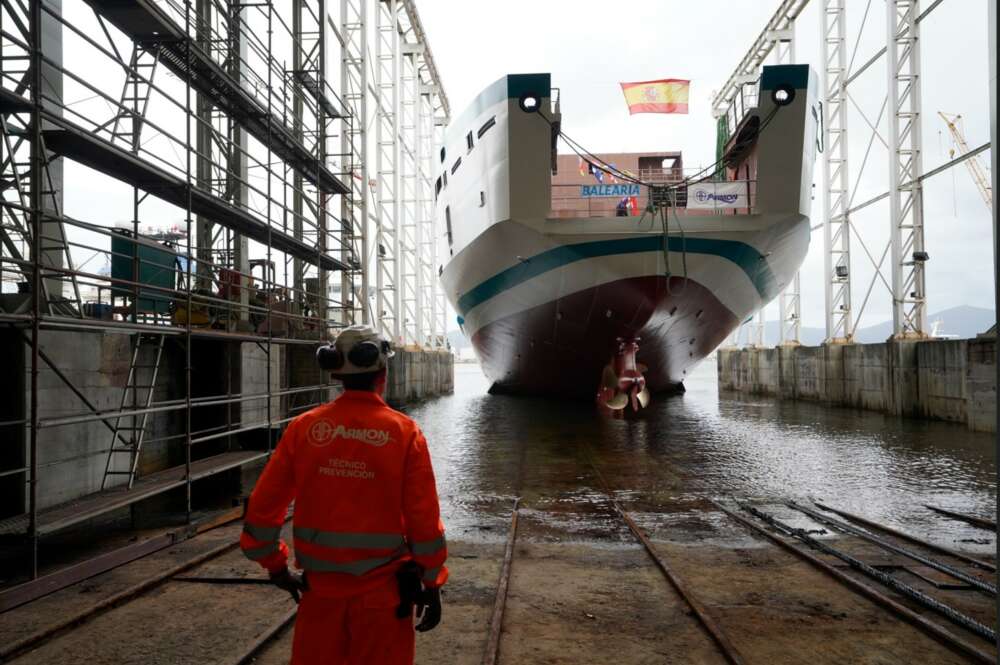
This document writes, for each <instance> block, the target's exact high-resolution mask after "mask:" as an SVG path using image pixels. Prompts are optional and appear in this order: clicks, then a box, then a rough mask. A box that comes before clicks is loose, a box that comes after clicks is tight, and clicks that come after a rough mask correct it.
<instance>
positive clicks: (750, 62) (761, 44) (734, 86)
mask: <svg viewBox="0 0 1000 665" xmlns="http://www.w3.org/2000/svg"><path fill="white" fill-rule="evenodd" d="M807 4H809V0H782V1H781V4H780V5H779V6H778V9H777V11H775V12H774V14H773V15H772V16H771V18H770V19H769V20H768V22H767V25H766V26H764V29H763V30H761V32H760V34H759V35H758V36H757V38H756V39H755V40H754V42H753V44H752V45H751V46H750V49H749V50H748V51H747V52H746V54H745V55H744V56H743V59H742V60H740V63H739V65H737V66H736V69H735V70H734V71H733V73H732V74H730V76H729V78H728V79H727V80H726V82H725V84H724V85H723V86H722V88H721V89H720V90H719V91H718V92H717V93H715V96H714V97H713V98H712V112H713V114H714V115H715V117H720V116H723V115H725V114H726V110H727V109H728V107H729V104H730V103H731V102H732V101H733V99H734V98H735V97H736V96H737V95H738V94H739V92H740V89H741V87H742V85H743V83H744V82H746V81H747V80H750V81H755V80H756V79H757V76H758V75H759V73H760V68H761V67H762V66H764V63H766V62H767V58H768V56H769V55H770V54H771V51H772V50H773V49H774V48H775V45H776V44H777V43H778V42H779V41H780V38H779V37H780V35H782V34H784V31H786V30H788V29H789V28H790V27H791V25H792V24H793V23H794V22H795V19H796V18H797V17H798V15H799V14H800V13H802V10H803V9H804V8H805V6H806V5H807ZM776 36H778V37H776Z"/></svg>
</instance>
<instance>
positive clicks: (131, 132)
mask: <svg viewBox="0 0 1000 665" xmlns="http://www.w3.org/2000/svg"><path fill="white" fill-rule="evenodd" d="M159 64H160V50H159V48H155V49H153V50H146V49H144V48H141V47H139V46H138V45H136V46H133V47H132V57H131V58H130V60H129V68H128V72H127V74H126V75H125V83H124V84H123V85H122V94H121V97H119V99H120V100H121V102H120V103H119V105H118V113H117V114H116V115H115V117H114V118H113V119H112V127H111V141H112V142H116V141H124V142H125V143H126V144H128V146H129V148H130V149H131V151H132V152H133V153H138V152H139V145H140V138H141V136H142V127H143V123H144V121H145V120H146V111H147V110H148V109H149V98H150V95H151V93H152V89H153V86H152V81H153V77H154V76H155V75H156V68H157V65H159Z"/></svg>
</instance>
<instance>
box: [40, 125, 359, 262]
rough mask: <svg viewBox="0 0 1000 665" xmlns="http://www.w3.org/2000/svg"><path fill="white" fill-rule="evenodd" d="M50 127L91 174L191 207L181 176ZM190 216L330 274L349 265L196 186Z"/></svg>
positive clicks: (51, 144) (62, 150) (79, 132)
mask: <svg viewBox="0 0 1000 665" xmlns="http://www.w3.org/2000/svg"><path fill="white" fill-rule="evenodd" d="M46 120H47V121H48V122H46V126H49V125H52V124H55V125H58V129H45V130H43V131H42V134H43V136H44V138H45V146H46V148H47V149H48V150H49V151H50V152H53V153H55V154H57V155H62V156H64V157H69V158H70V159H72V160H73V161H76V162H79V163H81V164H84V165H86V166H89V167H90V168H92V169H95V170H97V171H100V172H101V173H106V174H107V175H110V176H112V177H113V178H117V179H118V180H121V181H122V182H127V183H128V184H130V185H133V186H134V187H138V188H139V189H142V190H144V191H147V192H149V193H151V194H153V195H154V196H156V197H158V198H160V199H163V200H164V201H167V202H168V203H172V204H174V205H175V206H178V207H179V208H187V204H188V200H187V198H188V196H187V193H188V186H187V183H186V182H185V181H184V180H183V179H182V178H180V177H178V176H175V175H172V174H170V173H168V172H167V171H164V170H163V169H160V168H158V167H156V166H153V165H152V164H150V163H149V162H147V161H146V160H144V159H141V158H139V157H137V156H135V155H134V154H132V153H131V152H129V151H127V150H124V149H122V148H119V147H118V146H116V145H114V144H113V143H111V142H109V141H105V140H104V139H102V138H99V137H97V136H94V135H93V134H91V133H90V132H88V131H86V130H84V129H83V128H81V127H77V126H75V125H74V124H73V123H70V122H67V121H66V120H63V119H60V118H57V117H55V116H52V115H49V114H46ZM190 192H191V211H192V212H194V213H195V214H197V215H201V216H204V217H207V218H208V219H211V220H212V221H214V222H217V223H219V224H221V225H223V226H226V227H228V228H230V229H232V230H233V231H236V232H237V233H241V234H243V235H245V236H246V237H248V238H251V239H253V240H255V241H257V242H259V243H261V244H262V245H267V244H268V243H270V245H271V247H273V248H275V249H277V250H279V251H282V252H285V253H286V254H289V255H290V256H293V257H295V258H298V259H302V260H303V261H306V262H308V263H311V264H313V265H316V264H317V263H318V264H319V267H321V268H323V269H325V270H346V269H348V266H347V264H345V263H344V262H343V261H340V260H338V259H336V258H334V257H333V256H330V255H329V254H325V253H320V252H319V251H318V250H317V249H316V247H315V246H314V245H310V244H308V243H306V242H303V241H302V240H298V239H296V238H293V237H292V236H289V235H286V234H284V233H282V232H281V231H278V230H277V229H275V228H274V227H269V225H268V224H266V223H265V222H263V221H261V220H260V219H258V218H257V217H255V216H253V215H251V214H250V213H249V212H247V211H245V210H242V209H240V208H237V207H236V206H234V205H232V204H230V203H228V202H227V201H225V200H223V199H221V198H219V197H217V196H214V195H212V194H209V193H208V192H205V191H203V190H200V189H198V188H196V187H191V188H190Z"/></svg>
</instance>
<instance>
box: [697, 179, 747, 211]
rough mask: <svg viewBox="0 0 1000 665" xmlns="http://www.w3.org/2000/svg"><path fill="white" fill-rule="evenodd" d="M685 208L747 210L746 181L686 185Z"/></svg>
mask: <svg viewBox="0 0 1000 665" xmlns="http://www.w3.org/2000/svg"><path fill="white" fill-rule="evenodd" d="M687 207H688V208H697V209H701V210H716V209H719V208H749V207H750V190H749V189H748V183H747V182H746V181H735V182H699V183H695V184H693V185H688V195H687Z"/></svg>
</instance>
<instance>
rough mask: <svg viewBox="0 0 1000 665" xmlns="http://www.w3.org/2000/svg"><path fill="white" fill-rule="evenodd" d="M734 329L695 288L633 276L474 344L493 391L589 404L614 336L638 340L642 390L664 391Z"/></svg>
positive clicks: (530, 315)
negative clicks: (644, 368)
mask: <svg viewBox="0 0 1000 665" xmlns="http://www.w3.org/2000/svg"><path fill="white" fill-rule="evenodd" d="M738 324H739V321H738V320H737V319H736V317H735V316H734V315H733V314H732V312H730V311H729V310H728V309H727V308H726V307H725V306H723V305H722V303H720V302H719V300H718V299H717V298H716V297H715V296H714V295H713V294H712V292H711V291H709V290H708V289H706V288H704V287H703V286H701V285H699V284H696V283H694V282H691V281H688V282H687V283H686V284H685V280H684V279H683V278H679V277H671V278H670V283H669V288H668V283H667V278H666V277H635V278H630V279H623V280H619V281H617V282H611V283H609V284H604V285H601V286H599V287H595V288H592V289H587V290H585V291H579V292H577V293H573V294H570V295H568V296H565V297H563V298H560V299H559V300H556V301H553V302H550V303H546V304H544V305H540V306H538V307H533V308H531V309H528V310H525V311H523V312H520V313H518V314H514V315H512V316H509V317H507V318H504V319H500V320H498V321H494V322H493V323H491V324H489V325H486V326H484V327H483V328H481V329H479V330H478V331H476V333H475V334H474V335H473V336H472V344H473V346H474V347H475V348H476V351H477V353H478V355H479V358H480V360H481V362H482V365H483V371H484V372H485V373H486V376H487V377H489V378H490V379H491V380H492V381H493V382H494V389H496V390H501V391H504V392H516V393H524V394H536V395H556V396H564V397H575V398H590V399H593V398H594V397H595V396H596V395H597V391H598V388H599V384H600V381H601V372H602V370H603V368H604V366H605V365H607V364H608V362H609V361H610V360H611V357H612V355H613V354H614V352H615V350H616V349H617V348H618V345H617V342H616V340H617V339H618V338H625V339H630V338H639V352H638V354H637V359H638V361H639V362H641V363H643V364H644V365H646V366H647V367H648V368H649V369H648V370H647V371H646V372H645V377H646V382H647V386H648V387H649V389H650V390H651V391H652V392H663V391H666V390H671V389H678V388H680V387H681V383H682V382H683V380H684V376H685V374H686V372H687V370H688V369H689V368H690V367H691V366H692V365H694V364H695V363H696V362H698V361H699V360H701V359H702V358H704V357H705V356H706V355H708V354H709V353H711V352H712V351H713V350H715V348H716V347H718V346H719V344H721V343H722V341H723V340H724V339H725V338H726V337H727V336H728V335H729V334H730V333H731V332H732V331H733V330H734V329H735V328H736V326H737V325H738Z"/></svg>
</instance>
